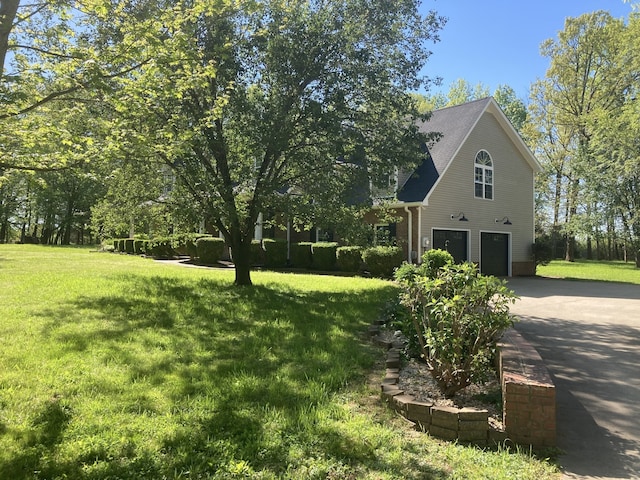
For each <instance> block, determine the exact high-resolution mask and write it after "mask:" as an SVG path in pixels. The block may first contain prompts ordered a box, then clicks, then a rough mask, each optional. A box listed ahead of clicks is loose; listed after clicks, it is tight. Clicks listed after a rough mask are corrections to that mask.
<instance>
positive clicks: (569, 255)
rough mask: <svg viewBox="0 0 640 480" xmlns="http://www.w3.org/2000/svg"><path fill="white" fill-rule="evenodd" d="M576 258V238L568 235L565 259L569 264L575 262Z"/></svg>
mask: <svg viewBox="0 0 640 480" xmlns="http://www.w3.org/2000/svg"><path fill="white" fill-rule="evenodd" d="M575 258H576V237H575V236H573V235H570V234H568V235H567V241H566V243H565V254H564V259H565V261H567V262H574V261H575Z"/></svg>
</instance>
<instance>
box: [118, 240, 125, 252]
mask: <svg viewBox="0 0 640 480" xmlns="http://www.w3.org/2000/svg"><path fill="white" fill-rule="evenodd" d="M125 251H126V250H125V248H124V238H120V239H119V240H118V252H122V253H124V252H125Z"/></svg>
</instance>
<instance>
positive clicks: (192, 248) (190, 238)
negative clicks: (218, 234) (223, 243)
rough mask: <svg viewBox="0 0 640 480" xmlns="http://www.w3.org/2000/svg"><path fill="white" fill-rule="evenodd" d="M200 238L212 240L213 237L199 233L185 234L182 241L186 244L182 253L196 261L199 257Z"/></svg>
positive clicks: (181, 249) (181, 250) (182, 248)
mask: <svg viewBox="0 0 640 480" xmlns="http://www.w3.org/2000/svg"><path fill="white" fill-rule="evenodd" d="M200 238H211V235H203V234H199V233H190V234H184V235H183V239H182V240H181V241H182V242H184V245H183V246H182V247H181V248H180V252H181V253H183V254H184V255H188V256H189V258H190V259H191V260H195V259H196V258H197V257H198V249H197V247H196V242H197V241H198V240H199V239H200Z"/></svg>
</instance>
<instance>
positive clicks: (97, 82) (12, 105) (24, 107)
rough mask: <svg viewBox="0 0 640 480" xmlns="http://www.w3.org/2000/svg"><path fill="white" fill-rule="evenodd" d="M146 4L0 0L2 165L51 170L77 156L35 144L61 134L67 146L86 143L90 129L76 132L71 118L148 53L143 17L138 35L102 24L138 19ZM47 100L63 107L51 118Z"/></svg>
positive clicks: (106, 0) (99, 0)
mask: <svg viewBox="0 0 640 480" xmlns="http://www.w3.org/2000/svg"><path fill="white" fill-rule="evenodd" d="M141 4H144V2H141V3H140V2H136V1H127V2H113V3H112V2H110V1H109V0H84V1H83V2H76V1H74V0H52V1H41V0H35V1H34V2H20V1H18V0H10V1H2V2H1V3H0V127H1V128H0V168H3V169H8V168H13V169H23V170H32V171H51V170H57V169H61V168H65V167H66V166H68V165H78V164H79V163H78V162H76V163H70V159H69V158H68V156H67V155H66V154H63V155H53V154H51V152H48V151H45V152H44V153H43V152H40V151H38V148H37V147H38V145H42V144H44V143H45V138H56V137H58V136H61V137H62V138H63V139H64V141H65V142H67V143H66V145H65V146H66V147H75V148H76V149H78V148H79V147H82V146H83V145H84V142H85V141H86V137H84V138H83V137H75V136H74V135H73V134H71V131H70V130H68V129H67V128H66V127H67V121H68V122H71V123H73V122H74V118H75V117H76V113H77V111H78V110H80V109H82V108H84V107H85V106H86V105H87V103H86V102H97V101H99V100H100V93H101V92H103V91H104V90H106V89H108V88H109V87H110V81H111V80H112V79H113V78H116V77H118V76H121V75H126V74H128V73H129V72H131V71H132V70H135V69H136V68H138V67H139V66H140V64H142V63H144V62H146V61H149V58H148V57H146V56H145V55H144V52H142V51H141V50H140V49H139V46H140V45H141V42H140V37H142V38H144V36H145V32H144V27H145V24H144V23H136V28H137V31H138V35H137V36H135V35H129V36H122V35H118V33H119V32H118V31H113V29H112V30H109V29H106V28H105V27H104V26H105V25H112V26H113V25H118V24H121V23H127V22H134V21H135V18H136V17H135V12H136V10H137V9H139V8H140V6H139V5H141ZM116 30H117V29H116ZM45 107H48V108H49V111H51V110H55V111H58V112H61V111H63V110H64V111H66V115H60V116H59V118H58V120H59V121H58V122H52V121H50V119H48V112H47V111H46V109H45ZM33 116H35V117H36V118H35V119H33V118H32V117H33ZM60 120H62V121H60ZM71 130H73V127H72V128H71ZM35 139H38V141H36V140H35Z"/></svg>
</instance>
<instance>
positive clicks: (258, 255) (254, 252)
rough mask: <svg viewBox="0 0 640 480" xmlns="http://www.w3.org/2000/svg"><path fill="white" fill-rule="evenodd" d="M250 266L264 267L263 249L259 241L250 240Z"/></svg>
mask: <svg viewBox="0 0 640 480" xmlns="http://www.w3.org/2000/svg"><path fill="white" fill-rule="evenodd" d="M251 265H264V249H263V248H262V241H261V240H251Z"/></svg>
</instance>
